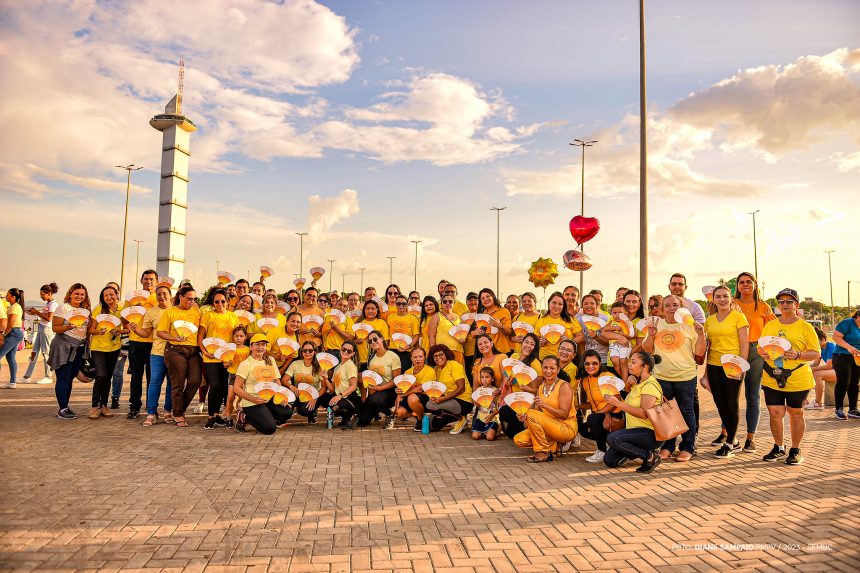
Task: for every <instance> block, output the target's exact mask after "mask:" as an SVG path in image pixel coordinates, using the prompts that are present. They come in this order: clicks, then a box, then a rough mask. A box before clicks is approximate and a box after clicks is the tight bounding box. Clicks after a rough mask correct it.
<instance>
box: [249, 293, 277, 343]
mask: <svg viewBox="0 0 860 573" xmlns="http://www.w3.org/2000/svg"><path fill="white" fill-rule="evenodd" d="M263 318H271V319H273V320H277V321H278V323H277V324H276V325H274V326H272V327H271V328H283V327H284V326H285V325H286V323H287V319H286V317H285V316H284V315H283V314H281V313H280V312H278V297H277V295H275V294H274V293H269V294H267V295H264V296H263V306H262V309H261V310H260V312H258V313H256V314H255V315H254V322H252V323H251V324H249V325H248V334H250V335H251V336H254V335H255V334H257V333H262V334H263V335H265V334H266V333H267V332H268V330H267V332H263V329H262V328H261V327H260V325H259V324H258V322H259V320H260V319H263Z"/></svg>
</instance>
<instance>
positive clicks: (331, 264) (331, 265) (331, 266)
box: [326, 259, 337, 292]
mask: <svg viewBox="0 0 860 573" xmlns="http://www.w3.org/2000/svg"><path fill="white" fill-rule="evenodd" d="M326 260H327V261H328V292H331V278H332V277H333V276H334V262H335V261H336V260H337V259H326Z"/></svg>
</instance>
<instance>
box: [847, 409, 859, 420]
mask: <svg viewBox="0 0 860 573" xmlns="http://www.w3.org/2000/svg"><path fill="white" fill-rule="evenodd" d="M848 417H849V418H860V410H857V408H854V409H853V410H848Z"/></svg>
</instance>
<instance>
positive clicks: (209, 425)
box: [203, 418, 215, 430]
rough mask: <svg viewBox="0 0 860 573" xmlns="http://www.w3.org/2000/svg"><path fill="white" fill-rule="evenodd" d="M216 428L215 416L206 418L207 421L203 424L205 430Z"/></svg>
mask: <svg viewBox="0 0 860 573" xmlns="http://www.w3.org/2000/svg"><path fill="white" fill-rule="evenodd" d="M214 428H215V418H209V419H208V420H206V423H205V424H203V429H204V430H212V429H214Z"/></svg>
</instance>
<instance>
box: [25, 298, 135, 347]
mask: <svg viewBox="0 0 860 573" xmlns="http://www.w3.org/2000/svg"><path fill="white" fill-rule="evenodd" d="M15 306H17V305H15V304H13V305H12V308H14V307H15ZM12 308H10V309H9V310H10V311H11V310H12ZM119 312H120V311H119V306H117V307H116V310H114V311H111V310H110V309H107V312H105V311H104V310H102V306H101V305H98V306H97V307H95V308H94V309H93V314H92V315H91V316H92V317H93V320H95V318H96V317H97V316H98V315H100V314H111V315H113V316H115V317H117V318H119V317H120V315H119ZM119 328H122V326H120V327H119ZM121 346H122V340H120V335H119V334H111V331H110V330H108V331H107V332H106V333H105V334H93V335H92V337H90V350H96V351H98V352H113V351H115V350H119V349H120V347H121Z"/></svg>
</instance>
